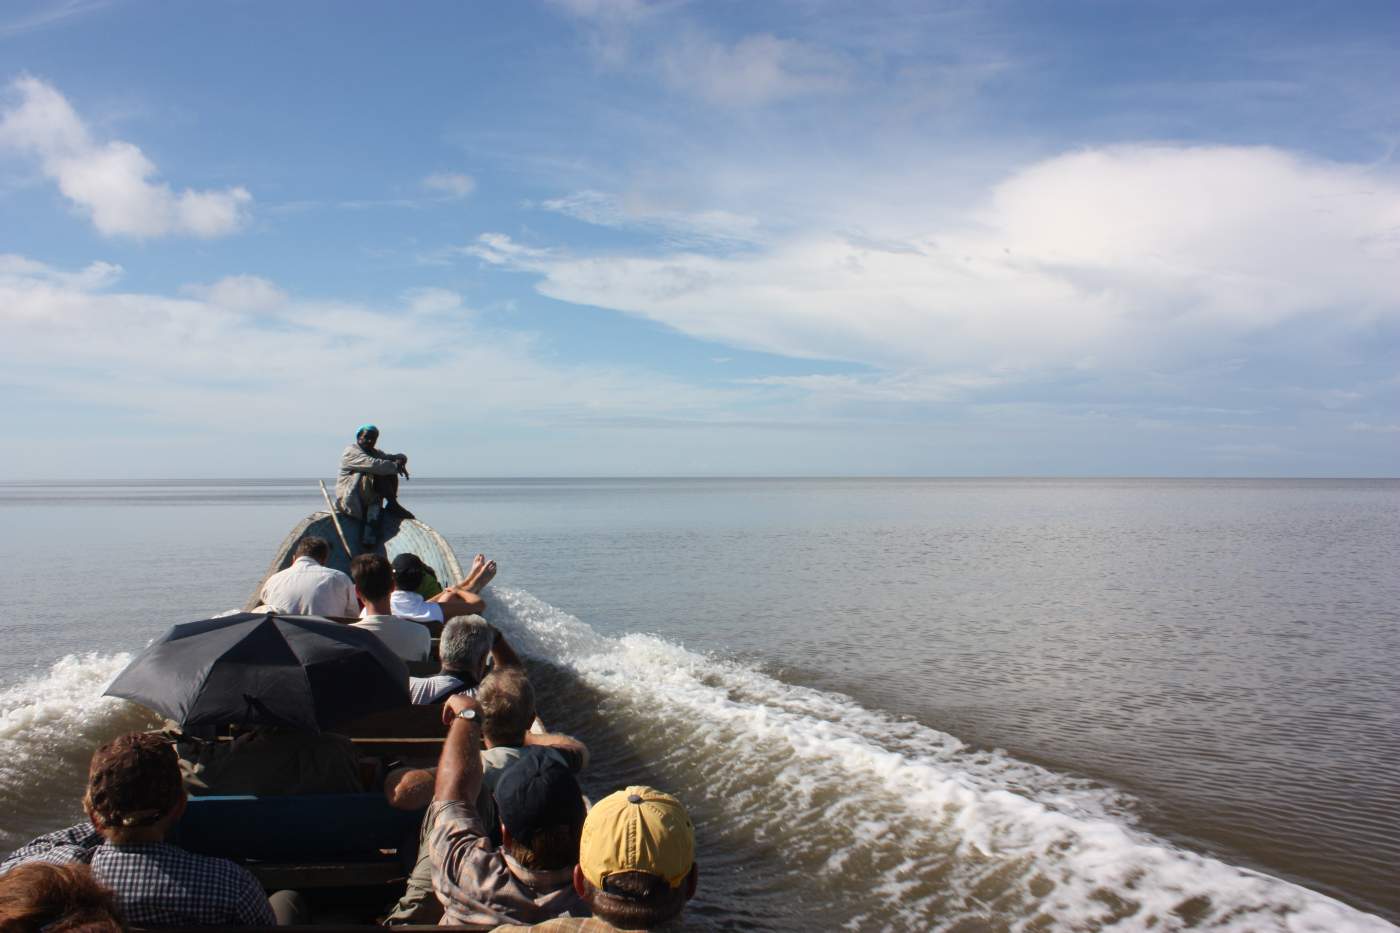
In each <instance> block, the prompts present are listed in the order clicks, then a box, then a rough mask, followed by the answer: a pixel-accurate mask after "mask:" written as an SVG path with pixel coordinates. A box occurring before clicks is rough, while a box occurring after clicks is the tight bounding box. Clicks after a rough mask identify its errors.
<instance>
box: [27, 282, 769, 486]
mask: <svg viewBox="0 0 1400 933" xmlns="http://www.w3.org/2000/svg"><path fill="white" fill-rule="evenodd" d="M112 268H115V267H112V266H110V265H109V264H103V263H94V264H93V265H92V266H89V267H88V269H86V270H83V271H82V272H78V273H69V272H65V271H63V270H61V269H56V268H53V267H51V266H48V265H45V264H43V263H39V262H35V261H33V260H30V259H27V258H25V257H20V256H0V364H3V366H4V369H5V373H6V380H7V383H9V384H10V385H12V386H29V387H33V388H35V389H37V390H39V391H41V392H43V393H45V394H47V395H58V396H61V397H64V398H68V399H72V400H77V401H79V402H82V403H85V404H88V405H96V406H101V407H102V408H104V409H109V408H116V409H121V410H127V411H131V412H135V413H138V414H139V415H141V416H144V417H145V418H148V419H154V420H157V421H160V422H163V423H167V424H177V425H191V424H195V425H199V426H200V428H201V430H208V431H211V432H228V431H232V432H235V433H239V432H241V431H243V430H245V429H246V426H247V425H248V424H250V423H256V424H257V425H258V427H259V430H260V431H263V432H267V433H268V434H270V435H274V434H279V433H280V434H284V435H287V436H297V435H299V434H304V433H305V432H306V431H307V418H308V411H310V410H311V409H308V408H307V407H306V406H305V405H303V404H289V402H292V401H294V400H297V399H306V400H314V415H313V417H314V419H315V420H316V422H317V423H318V424H323V423H341V424H344V425H350V426H353V425H354V424H357V423H359V422H360V421H363V420H364V419H365V415H364V413H365V412H368V411H373V412H385V411H386V409H387V410H392V412H393V414H394V419H395V423H396V424H397V425H398V427H399V428H400V429H401V430H407V429H408V428H409V427H414V428H421V429H423V430H427V431H432V430H437V429H438V428H440V427H441V425H442V424H443V423H444V419H446V421H449V422H450V423H453V424H460V423H462V422H463V420H464V419H466V420H470V419H471V418H474V417H477V416H481V417H488V413H489V421H490V424H487V425H483V426H482V428H481V430H483V431H486V430H489V429H490V425H492V424H496V423H504V422H502V421H501V419H505V421H506V422H509V423H511V424H513V425H514V426H515V427H513V428H512V430H514V429H516V428H518V427H519V426H520V425H523V424H529V423H532V420H533V422H539V421H543V422H546V423H558V422H560V421H563V422H565V423H568V422H571V421H572V420H576V419H578V418H585V417H586V418H600V417H608V418H621V419H626V418H644V417H663V418H664V417H681V418H690V419H699V420H705V419H708V418H713V417H716V416H717V413H720V412H722V411H723V410H724V408H725V407H726V405H727V404H728V402H729V401H730V400H732V399H733V398H734V397H736V396H737V395H738V394H740V392H741V391H742V390H738V389H735V390H716V389H708V388H704V387H699V386H694V385H690V384H685V383H681V382H678V381H675V380H673V379H671V378H668V377H666V376H662V375H656V374H654V373H651V372H648V371H646V370H644V369H627V368H616V367H607V366H600V365H597V364H596V363H593V364H588V365H585V364H583V363H577V364H563V365H559V364H556V363H554V362H551V361H549V360H548V358H547V357H548V354H547V352H537V350H536V347H535V341H534V339H533V338H532V337H531V336H530V335H528V334H520V333H513V332H510V331H503V330H491V329H489V328H486V327H483V325H482V323H481V321H480V320H478V319H477V318H475V317H474V316H473V315H470V314H467V313H464V312H465V311H466V309H465V307H464V306H463V305H462V302H461V296H460V295H458V294H457V293H455V292H453V291H451V290H448V289H442V288H420V289H412V290H410V291H408V292H406V293H404V295H403V296H402V297H401V299H400V301H398V302H394V303H391V304H388V305H384V306H376V305H360V304H349V303H344V302H334V301H318V300H308V299H304V298H298V297H294V296H288V295H286V294H285V293H284V292H283V291H282V289H280V288H279V287H278V286H277V285H276V284H274V283H272V282H270V281H267V280H265V279H261V278H258V277H255V276H248V275H242V276H230V277H226V278H223V279H220V280H218V281H217V282H214V283H213V284H210V285H194V286H187V287H186V288H185V289H183V295H182V296H181V297H171V296H167V295H162V294H156V293H140V292H115V291H107V290H104V289H105V287H106V286H107V285H109V284H110V282H111V277H110V276H105V277H104V276H101V275H96V274H94V273H93V270H110V269H112ZM250 312H256V313H250ZM425 317H427V318H430V320H424V319H423V318H425ZM74 334H80V335H82V337H81V339H79V340H74V337H73V335H74ZM59 361H61V362H62V364H63V370H64V375H63V377H62V378H61V379H55V378H54V366H55V363H56V362H59ZM376 417H378V415H376ZM511 419H514V420H513V421H512V420H511ZM449 446H450V447H451V449H452V450H456V449H457V448H456V447H455V446H451V445H449ZM442 469H443V470H444V471H447V472H450V471H451V470H453V469H454V467H452V466H444V467H443V468H442ZM455 469H457V470H458V472H460V471H461V469H462V468H461V466H460V465H458V466H457V467H455Z"/></svg>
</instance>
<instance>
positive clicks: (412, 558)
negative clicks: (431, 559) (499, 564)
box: [389, 553, 496, 631]
mask: <svg viewBox="0 0 1400 933" xmlns="http://www.w3.org/2000/svg"><path fill="white" fill-rule="evenodd" d="M393 566H394V592H393V593H392V594H390V597H389V609H390V611H391V612H392V613H393V614H394V615H396V616H398V617H399V618H400V619H412V620H414V621H415V622H423V623H425V624H427V625H429V626H440V625H442V623H443V621H445V620H446V619H452V618H455V617H457V616H473V615H481V613H482V611H483V610H485V608H486V600H484V599H482V598H481V595H480V594H481V589H482V587H484V586H486V584H487V583H489V582H491V578H492V577H494V576H495V575H496V562H495V561H494V560H487V559H486V558H485V557H483V556H482V555H480V554H478V555H477V556H476V559H475V560H474V561H473V562H472V569H471V573H469V574H468V575H467V578H466V579H465V580H463V581H462V582H461V583H458V584H457V585H455V586H449V587H448V588H447V589H445V590H443V591H442V592H441V593H438V594H437V595H436V596H433V597H432V598H431V599H424V598H423V596H422V595H421V594H420V593H419V592H418V588H419V587H420V586H422V584H423V571H424V565H423V561H422V560H420V559H419V557H418V555H416V554H407V553H405V554H400V555H399V556H398V557H395V558H394V564H393ZM434 630H435V631H437V629H434Z"/></svg>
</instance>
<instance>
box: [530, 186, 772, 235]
mask: <svg viewBox="0 0 1400 933" xmlns="http://www.w3.org/2000/svg"><path fill="white" fill-rule="evenodd" d="M539 206H540V207H542V208H544V209H545V210H548V211H554V212H555V213H557V214H563V215H565V216H567V217H573V218H574V219H575V220H581V221H583V222H584V223H588V224H593V225H594V226H600V227H617V228H632V229H641V230H649V231H654V232H658V233H661V234H662V235H663V236H665V237H666V238H667V239H668V240H670V241H671V242H673V243H676V242H681V243H697V244H706V243H723V242H726V241H732V242H736V243H743V242H749V241H752V240H753V239H755V237H756V236H757V235H758V232H759V222H758V219H757V218H755V217H752V216H749V215H747V214H739V213H735V212H733V211H726V210H693V211H692V210H684V209H680V208H676V207H670V206H667V205H663V204H658V203H655V202H654V201H653V200H651V199H649V198H646V197H643V196H641V195H638V194H633V195H629V196H622V197H619V196H617V195H612V194H608V193H606V192H602V191H595V190H592V189H584V190H583V191H576V192H574V193H573V194H570V195H566V196H564V197H560V198H550V199H549V200H546V201H542V202H541V203H540V205H539Z"/></svg>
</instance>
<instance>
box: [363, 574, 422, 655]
mask: <svg viewBox="0 0 1400 933" xmlns="http://www.w3.org/2000/svg"><path fill="white" fill-rule="evenodd" d="M350 576H351V577H352V578H353V579H354V581H355V592H356V593H358V594H359V597H360V599H361V600H362V601H363V602H364V604H365V611H364V615H363V616H362V617H361V619H360V621H358V622H356V623H355V627H356V628H363V629H369V630H370V631H371V632H373V633H374V634H376V635H378V636H379V638H380V640H381V641H383V642H384V644H386V645H388V646H389V648H390V649H391V650H392V651H393V652H394V654H396V655H398V656H399V657H401V658H403V659H404V660H405V661H426V660H428V659H429V658H430V657H431V655H432V651H433V636H432V633H430V632H429V631H428V627H427V626H426V625H423V624H422V623H419V622H412V621H410V620H408V619H400V618H396V617H395V616H394V614H393V612H392V611H391V609H390V606H389V594H390V593H391V592H392V591H393V589H394V572H393V571H392V570H391V569H390V568H389V562H388V561H387V560H385V559H384V558H383V557H381V556H380V555H378V554H361V555H360V556H359V557H357V558H355V559H354V560H352V561H351V562H350Z"/></svg>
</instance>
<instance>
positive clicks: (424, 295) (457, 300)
mask: <svg viewBox="0 0 1400 933" xmlns="http://www.w3.org/2000/svg"><path fill="white" fill-rule="evenodd" d="M403 297H404V304H405V305H406V306H407V308H408V310H409V311H411V312H412V313H414V314H446V313H448V312H451V311H461V310H464V309H463V306H462V296H461V295H459V294H457V293H456V292H454V291H452V290H451V289H446V288H413V289H409V290H408V291H407V292H406V293H404V296H403Z"/></svg>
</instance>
